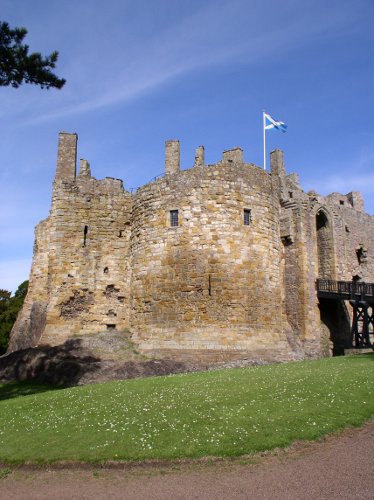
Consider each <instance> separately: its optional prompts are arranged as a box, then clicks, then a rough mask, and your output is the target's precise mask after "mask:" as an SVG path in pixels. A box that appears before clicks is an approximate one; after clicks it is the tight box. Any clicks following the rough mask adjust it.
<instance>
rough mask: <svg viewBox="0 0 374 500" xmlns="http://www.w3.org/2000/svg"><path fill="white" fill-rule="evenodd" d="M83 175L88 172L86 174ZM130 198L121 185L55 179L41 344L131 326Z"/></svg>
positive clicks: (108, 181)
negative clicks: (79, 334)
mask: <svg viewBox="0 0 374 500" xmlns="http://www.w3.org/2000/svg"><path fill="white" fill-rule="evenodd" d="M83 171H84V170H83ZM130 220H131V195H130V193H125V192H124V190H123V186H122V181H120V180H116V179H110V178H107V179H103V180H100V181H98V180H96V179H94V178H92V177H90V176H88V175H79V176H77V178H76V181H74V182H72V183H70V184H69V183H66V182H65V183H60V182H59V181H57V180H56V182H55V185H54V191H53V200H52V209H51V213H50V231H51V232H50V245H49V265H48V269H49V272H48V276H49V283H48V290H49V291H50V296H49V301H48V309H47V326H46V329H45V332H44V334H43V337H42V340H43V342H47V343H51V344H58V343H61V342H63V341H64V340H65V339H66V338H67V337H68V336H71V335H74V334H78V333H83V334H84V333H85V332H86V333H90V332H99V331H103V330H106V329H114V328H116V329H118V330H121V329H124V328H127V327H128V325H129V306H128V305H129V286H130V268H129V240H130Z"/></svg>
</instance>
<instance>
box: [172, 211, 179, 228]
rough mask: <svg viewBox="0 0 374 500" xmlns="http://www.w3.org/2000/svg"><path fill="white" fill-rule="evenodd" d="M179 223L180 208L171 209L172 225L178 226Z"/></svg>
mask: <svg viewBox="0 0 374 500" xmlns="http://www.w3.org/2000/svg"><path fill="white" fill-rule="evenodd" d="M178 225H179V224H178V210H170V226H171V227H177V226H178Z"/></svg>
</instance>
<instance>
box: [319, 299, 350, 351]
mask: <svg viewBox="0 0 374 500" xmlns="http://www.w3.org/2000/svg"><path fill="white" fill-rule="evenodd" d="M318 306H319V310H320V315H321V321H322V322H323V323H324V324H325V325H326V326H327V328H328V329H329V331H330V340H331V341H332V343H333V356H343V355H344V349H347V348H349V347H351V344H352V341H351V325H350V317H349V313H348V309H347V307H346V305H345V302H344V300H332V299H322V298H320V299H319V305H318Z"/></svg>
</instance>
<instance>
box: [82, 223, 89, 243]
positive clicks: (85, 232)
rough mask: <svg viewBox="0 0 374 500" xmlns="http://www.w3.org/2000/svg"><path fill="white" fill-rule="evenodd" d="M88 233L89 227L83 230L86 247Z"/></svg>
mask: <svg viewBox="0 0 374 500" xmlns="http://www.w3.org/2000/svg"><path fill="white" fill-rule="evenodd" d="M87 233H88V226H84V229H83V246H84V247H85V246H86V240H87Z"/></svg>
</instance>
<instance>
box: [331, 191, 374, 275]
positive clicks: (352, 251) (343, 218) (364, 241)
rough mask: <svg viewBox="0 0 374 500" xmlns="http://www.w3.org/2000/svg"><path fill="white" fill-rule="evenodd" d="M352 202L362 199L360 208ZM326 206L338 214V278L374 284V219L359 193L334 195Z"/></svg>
mask: <svg viewBox="0 0 374 500" xmlns="http://www.w3.org/2000/svg"><path fill="white" fill-rule="evenodd" d="M352 200H358V206H356V205H355V204H354V203H353V204H352ZM325 203H326V205H327V206H329V207H330V210H331V211H332V212H333V214H334V229H335V232H334V238H335V247H336V274H337V279H339V280H348V281H349V280H352V279H353V278H355V279H359V280H361V281H366V282H370V283H373V282H374V217H373V216H372V215H369V214H367V213H365V212H364V211H363V202H362V197H361V196H360V194H359V193H349V194H348V195H341V194H338V193H333V194H332V195H329V196H327V197H325Z"/></svg>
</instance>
